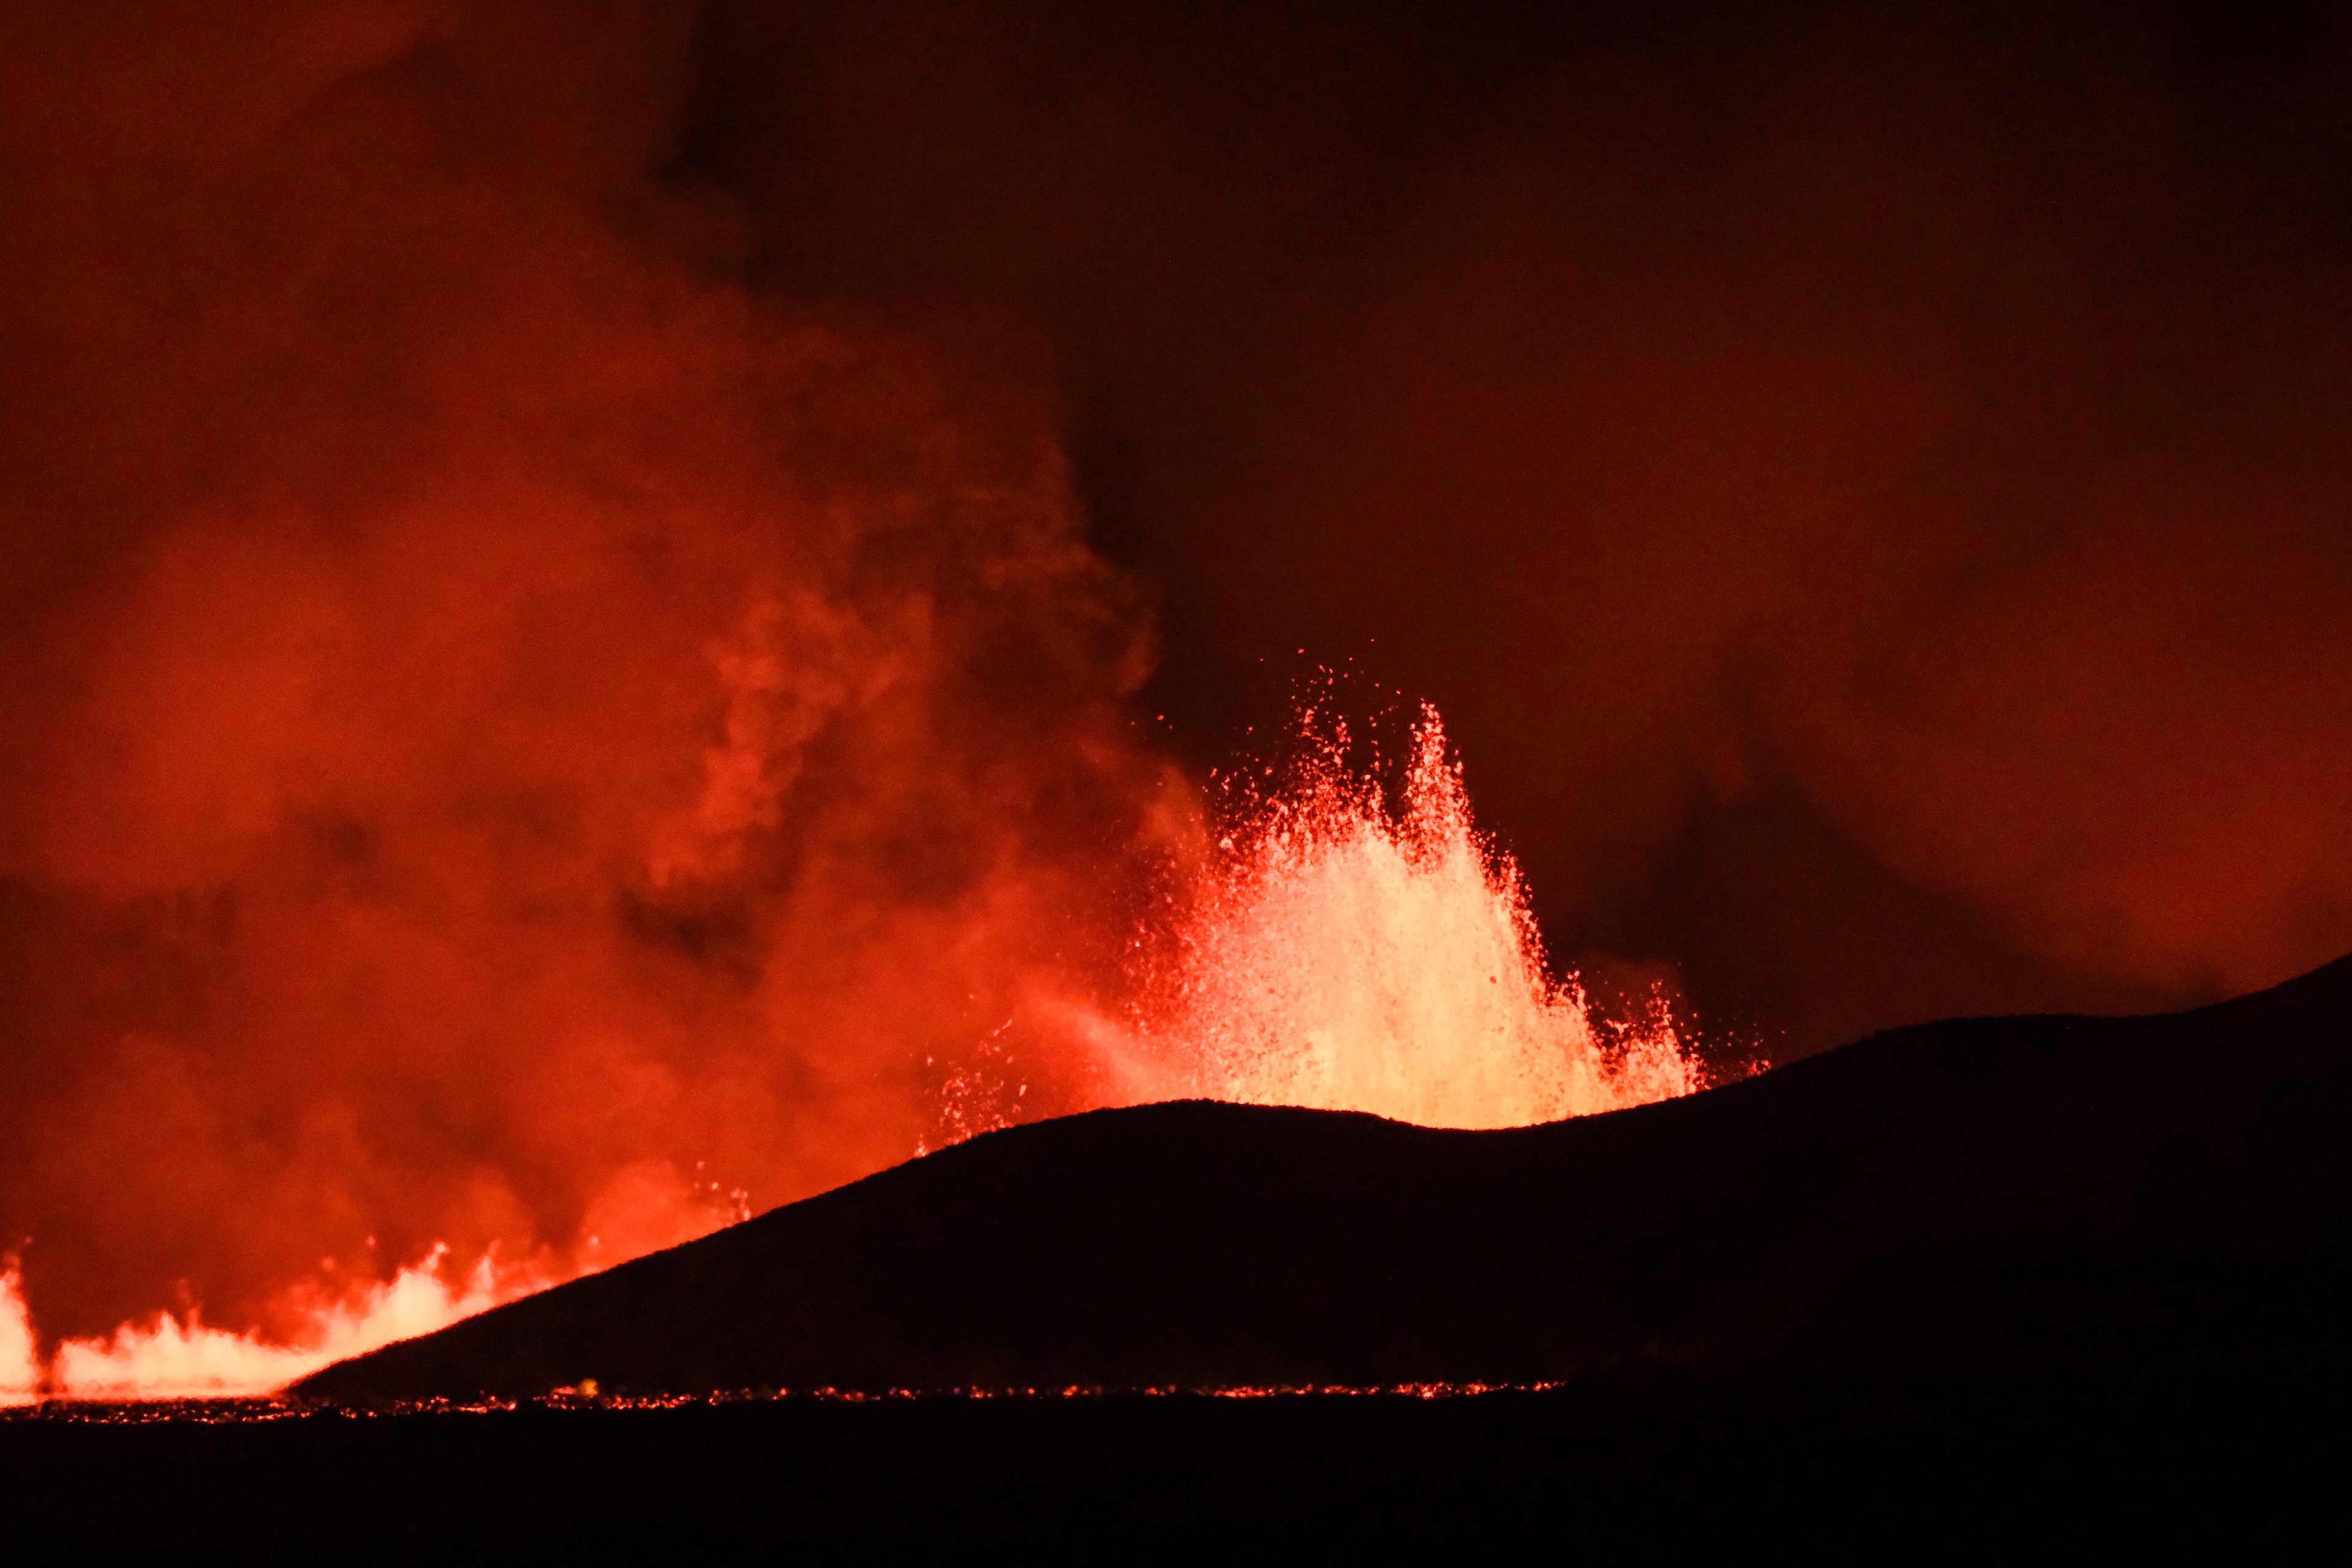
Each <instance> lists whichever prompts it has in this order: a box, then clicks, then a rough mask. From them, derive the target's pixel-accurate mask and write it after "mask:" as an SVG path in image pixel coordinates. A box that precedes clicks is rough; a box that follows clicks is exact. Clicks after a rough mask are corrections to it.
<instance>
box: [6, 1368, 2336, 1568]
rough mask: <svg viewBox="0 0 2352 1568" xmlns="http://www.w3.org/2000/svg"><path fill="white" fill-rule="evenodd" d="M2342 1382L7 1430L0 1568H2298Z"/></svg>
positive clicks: (991, 1405) (2195, 1372) (824, 1405)
mask: <svg viewBox="0 0 2352 1568" xmlns="http://www.w3.org/2000/svg"><path fill="white" fill-rule="evenodd" d="M2347 1392H2352V1380H2347V1378H2346V1377H2345V1376H2344V1375H2343V1373H2342V1369H2341V1368H2340V1367H2333V1366H2331V1367H2318V1368H2305V1369H2296V1368H2292V1367H2278V1366H2273V1367H2267V1368H2249V1367H2244V1366H2210V1365H2209V1366H2202V1367H2189V1368H2179V1369H2158V1368H2138V1369H2130V1370H2121V1371H2110V1372H2108V1373H2100V1374H2079V1375H2076V1376H2074V1377H2073V1378H2071V1379H2069V1380H2066V1381H2063V1382H2057V1383H2053V1382H2048V1381H2036V1382H2032V1383H2030V1384H2024V1383H2020V1384H2010V1383H2003V1382H2000V1381H1998V1380H1976V1381H1972V1382H1969V1383H1965V1384H1936V1383H1917V1382H1911V1383H1896V1384H1807V1383H1802V1382H1780V1381H1773V1380H1770V1379H1750V1380H1748V1381H1746V1382H1742V1383H1738V1384H1720V1383H1718V1384H1706V1385H1704V1386H1701V1385H1696V1384H1686V1383H1676V1382H1675V1381H1672V1380H1671V1379H1650V1380H1643V1379H1638V1378H1634V1379H1620V1380H1615V1381H1610V1382H1602V1383H1595V1384H1589V1385H1585V1386H1580V1387H1575V1388H1570V1389H1566V1390H1556V1391H1549V1392H1542V1393H1522V1392H1505V1393H1496V1394H1480V1395H1475V1396H1466V1397H1465V1396H1456V1397H1451V1398H1441V1399H1420V1398H1413V1397H1408V1396H1399V1395H1393V1394H1389V1395H1334V1394H1325V1395H1290V1396H1276V1397H1267V1398H1249V1399H1238V1398H1229V1397H1228V1398H1219V1397H1208V1396H1200V1395H1165V1396H1153V1395H1142V1394H1125V1395H1110V1396H1100V1397H1075V1398H1053V1397H1044V1398H1029V1397H997V1398H990V1399H964V1398H955V1397H939V1396H933V1397H927V1398H921V1399H902V1400H881V1401H874V1402H869V1403H845V1402H839V1401H831V1400H822V1399H814V1398H806V1397H803V1398H793V1399H782V1400H768V1401H762V1402H756V1403H741V1404H720V1405H693V1406H688V1407H683V1408H676V1409H660V1410H657V1409H562V1408H550V1407H545V1406H524V1407H522V1408H520V1409H516V1410H511V1411H506V1412H500V1413H493V1414H469V1413H465V1412H446V1413H440V1414H406V1415H372V1416H352V1415H341V1414H314V1415H301V1416H295V1417H290V1418H284V1419H278V1420H268V1421H249V1422H245V1423H240V1424H226V1425H202V1424H196V1423H194V1422H189V1421H184V1420H183V1421H171V1422H149V1423H146V1424H141V1425H128V1424H112V1425H109V1424H100V1423H97V1422H92V1421H88V1420H70V1419H60V1418H58V1416H57V1415H54V1414H51V1415H43V1416H40V1417H37V1418H34V1417H26V1416H24V1415H17V1416H15V1417H9V1418H5V1419H0V1514H5V1525H0V1531H5V1534H0V1541H5V1542H7V1543H8V1546H7V1547H6V1548H5V1549H0V1557H6V1558H8V1559H10V1560H12V1561H30V1560H35V1559H40V1560H51V1559H60V1560H89V1559H90V1558H93V1557H99V1556H109V1555H134V1556H137V1557H140V1558H142V1559H147V1560H173V1561H190V1560H195V1561H202V1560H233V1561H252V1560H257V1559H289V1558H294V1557H305V1558H310V1557H320V1558H326V1559H330V1560H337V1561H348V1560H353V1559H367V1558H384V1557H394V1558H407V1557H422V1556H425V1555H433V1556H455V1557H457V1558H460V1559H473V1558H478V1557H489V1556H493V1555H495V1556H499V1557H504V1558H509V1559H521V1560H526V1561H527V1560H532V1559H536V1558H540V1557H543V1556H550V1555H553V1554H555V1553H557V1552H563V1553H566V1554H569V1553H572V1552H580V1551H583V1550H593V1549H601V1550H603V1551H604V1552H614V1551H620V1552H631V1553H637V1554H643V1555H644V1556H646V1558H647V1559H649V1560H674V1559H675V1558H677V1556H678V1555H680V1554H682V1553H686V1552H700V1553H705V1554H719V1555H723V1556H727V1557H730V1558H731V1557H733V1556H736V1555H739V1554H740V1555H750V1554H751V1553H753V1552H756V1553H758V1554H760V1555H761V1556H762V1557H764V1558H767V1559H769V1560H771V1561H774V1560H783V1561H791V1560H793V1559H794V1558H795V1557H798V1556H802V1555H814V1554H822V1555H824V1556H825V1557H827V1558H835V1557H840V1556H855V1555H858V1554H862V1553H869V1552H870V1553H874V1554H880V1553H883V1552H893V1553H900V1552H904V1551H905V1550H906V1549H908V1548H926V1547H928V1548H942V1547H944V1548H956V1547H974V1546H985V1545H991V1544H996V1545H1009V1546H1029V1547H1035V1546H1053V1545H1062V1546H1071V1547H1078V1548H1093V1549H1118V1550H1120V1551H1122V1552H1127V1553H1129V1554H1132V1553H1133V1552H1138V1551H1144V1552H1168V1553H1171V1554H1179V1553H1181V1554H1183V1555H1185V1556H1188V1557H1195V1556H1199V1555H1201V1554H1203V1553H1206V1552H1220V1553H1238V1554H1242V1555H1247V1556H1251V1557H1256V1556H1259V1555H1263V1554H1272V1553H1274V1552H1292V1551H1295V1550H1297V1549H1298V1548H1301V1547H1311V1546H1325V1547H1331V1546H1342V1547H1350V1546H1351V1547H1357V1548H1361V1547H1365V1546H1397V1545H1413V1544H1421V1545H1425V1546H1429V1547H1433V1548H1439V1549H1446V1550H1462V1549H1470V1550H1477V1549H1481V1548H1484V1549H1488V1550H1503V1549H1515V1554H1516V1549H1519V1548H1528V1549H1538V1550H1540V1551H1541V1552H1543V1553H1544V1554H1545V1556H1546V1557H1547V1558H1548V1559H1553V1560H1557V1557H1558V1555H1559V1554H1563V1553H1572V1552H1596V1551H1597V1552H1606V1553H1607V1554H1608V1556H1609V1560H1612V1561H1623V1560H1633V1561H1641V1560H1645V1559H1664V1558H1673V1557H1683V1556H1687V1555H1688V1554H1690V1553H1692V1552H1697V1551H1707V1552H1740V1553H1743V1554H1753V1553H1758V1552H1764V1551H1769V1550H1773V1549H1776V1548H1777V1549H1787V1548H1790V1547H1804V1548H1811V1549H1833V1550H1839V1551H1843V1552H1869V1553H1871V1554H1873V1555H1875V1556H1899V1558H1900V1559H1901V1560H1904V1561H1920V1560H1955V1559H1963V1558H1965V1559H1969V1560H1978V1561H1982V1560H1987V1559H1988V1558H1991V1557H1993V1556H1995V1554H1999V1555H2000V1556H2007V1555H2012V1554H2015V1553H2019V1552H2036V1553H2041V1552H2053V1551H2070V1552H2084V1553H2086V1554H2087V1553H2094V1552H2095V1553H2097V1554H2098V1555H2099V1557H2101V1558H2103V1559H2105V1558H2112V1557H2114V1556H2115V1555H2116V1554H2118V1553H2120V1552H2147V1551H2157V1552H2163V1553H2164V1554H2165V1555H2166V1556H2168V1557H2179V1556H2182V1555H2189V1556H2194V1557H2198V1558H2210V1559H2213V1560H2243V1559H2245V1558H2248V1557H2267V1556H2273V1555H2284V1554H2286V1553H2287V1552H2290V1551H2294V1552H2298V1553H2307V1552H2309V1553H2315V1554H2319V1555H2325V1554H2326V1547H2327V1546H2328V1545H2329V1544H2331V1543H2333V1542H2336V1541H2337V1540H2339V1539H2340V1538H2342V1537H2343V1536H2344V1535H2346V1533H2347V1531H2346V1529H2345V1525H2346V1512H2347V1510H2346V1503H2345V1498H2346V1494H2347V1482H2346V1475H2347V1469H2346V1465H2345V1461H2346V1460H2347V1458H2352V1452H2347V1443H2346V1441H2345V1435H2344V1434H2345V1426H2346V1416H2345V1414H2344V1412H2345V1408H2346V1406H2345V1404H2344V1399H2343V1396H2344V1394H2347Z"/></svg>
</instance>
